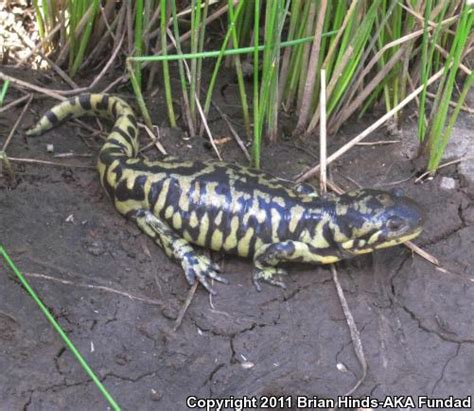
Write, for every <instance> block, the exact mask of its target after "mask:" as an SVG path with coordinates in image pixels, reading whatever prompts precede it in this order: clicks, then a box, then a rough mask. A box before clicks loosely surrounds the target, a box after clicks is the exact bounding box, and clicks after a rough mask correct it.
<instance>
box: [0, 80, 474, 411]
mask: <svg viewBox="0 0 474 411" xmlns="http://www.w3.org/2000/svg"><path fill="white" fill-rule="evenodd" d="M10 74H12V75H13V74H14V75H16V76H18V77H22V78H27V79H29V80H30V81H33V80H34V81H35V82H36V83H37V84H45V83H44V78H42V77H41V76H40V75H39V74H36V73H35V74H31V73H25V72H18V71H17V72H15V73H10ZM47 86H48V87H52V85H51V84H48V85H47ZM119 92H120V93H121V95H122V96H127V95H128V96H130V94H129V93H128V91H126V90H121V91H119ZM235 92H236V87H235V86H233V85H231V87H227V88H225V89H224V90H222V92H221V93H218V96H217V103H218V104H219V105H220V107H221V108H222V109H223V110H224V111H225V112H227V113H228V114H229V115H230V116H231V118H232V121H233V123H234V125H235V126H236V127H237V128H238V130H239V131H240V132H241V134H242V135H243V132H242V127H241V121H240V110H239V107H238V106H237V105H236V103H235V101H236V100H235ZM19 95H20V94H19V93H18V92H16V91H15V90H13V89H12V91H11V94H10V95H9V100H12V99H13V98H15V97H18V96H19ZM130 101H131V102H133V99H130ZM147 101H148V102H149V103H150V106H152V107H154V113H153V118H154V120H155V122H156V123H157V124H159V125H160V126H162V127H163V128H162V133H161V134H162V144H163V146H164V147H165V148H166V149H167V151H168V152H169V153H170V154H172V155H179V156H181V157H184V158H196V157H207V158H211V157H212V152H211V151H209V150H208V149H207V148H206V147H205V145H203V140H200V139H199V138H183V137H185V135H184V134H183V132H182V131H180V130H170V129H167V128H166V118H165V117H164V115H165V110H164V109H163V104H164V103H163V100H162V99H161V97H160V98H157V97H154V98H152V97H149V98H148V100H147ZM53 103H54V102H53V101H52V100H50V99H35V100H34V101H33V104H32V105H31V109H30V110H29V111H28V113H27V115H26V117H25V120H24V121H22V124H21V126H20V128H19V130H18V132H17V133H16V134H15V136H14V138H13V141H12V142H11V144H10V146H9V148H8V154H9V156H12V157H25V158H35V159H45V160H50V161H56V162H61V163H68V164H72V165H75V166H77V165H81V166H90V168H78V167H54V166H42V165H38V164H26V163H14V168H15V170H16V174H17V183H18V184H17V186H16V188H14V189H9V188H8V187H7V181H6V179H5V178H3V177H2V178H1V179H0V230H1V231H0V241H1V242H2V243H3V244H4V246H5V247H6V249H7V250H8V251H9V253H10V255H11V257H12V258H13V260H14V261H15V262H16V264H17V266H18V267H19V268H20V269H21V270H22V271H23V272H24V274H25V275H26V276H27V277H28V279H29V280H30V281H31V283H32V285H33V287H34V289H35V290H36V291H37V292H38V294H39V295H40V296H41V298H42V299H43V301H44V302H45V303H46V305H47V306H48V307H49V308H50V309H51V311H52V312H53V313H54V315H55V317H56V318H57V319H58V320H59V322H60V323H61V325H62V326H63V327H64V328H65V330H66V331H67V332H68V334H69V336H70V337H71V339H72V340H73V342H74V343H75V344H76V346H77V347H78V349H79V350H80V351H81V352H82V353H83V355H84V356H85V358H86V359H87V361H88V362H89V364H90V365H91V367H92V368H93V369H94V370H95V371H96V372H97V374H98V375H99V377H100V379H101V380H102V381H103V383H104V384H105V386H106V387H107V389H108V390H109V391H110V393H111V394H112V396H113V397H114V398H115V399H116V401H117V402H118V403H119V404H120V406H121V407H123V409H126V410H184V409H186V405H185V399H186V397H187V396H190V395H194V396H198V397H229V396H231V395H233V396H235V397H242V396H244V395H247V396H251V395H255V396H262V395H275V396H295V395H307V396H310V397H313V396H318V397H331V398H334V397H336V396H338V395H343V394H344V393H346V392H347V391H348V390H349V389H350V388H351V387H352V386H353V385H354V384H355V382H356V381H357V379H358V378H359V377H360V375H361V367H360V365H359V363H358V360H357V358H356V356H355V353H354V349H353V346H352V343H351V337H350V334H349V330H348V327H347V325H346V321H345V318H344V315H343V312H342V309H341V306H340V303H339V300H338V298H337V294H336V290H335V286H334V283H333V280H332V277H331V273H330V271H329V270H328V269H327V268H324V267H317V266H314V267H307V266H295V267H293V268H292V269H291V270H290V272H291V275H290V277H289V278H288V280H287V286H288V289H287V290H282V289H279V288H274V287H271V286H264V289H263V291H262V292H260V293H258V292H257V291H256V290H255V289H254V287H253V285H252V282H251V271H252V266H251V264H250V262H248V261H245V260H242V259H238V258H233V257H222V256H215V257H216V258H217V259H221V260H222V261H221V264H222V265H223V266H224V273H225V276H226V277H227V278H228V279H229V282H230V284H229V285H222V284H216V286H215V287H216V290H217V292H218V294H217V295H216V296H215V297H213V298H212V301H210V299H209V295H208V294H207V292H205V290H204V289H203V288H201V287H199V288H198V289H197V292H196V294H195V296H194V298H193V300H192V302H191V305H190V307H189V309H188V311H187V312H186V314H185V316H184V319H183V321H182V324H181V326H180V327H179V329H178V330H177V331H176V332H174V331H173V327H174V324H175V320H176V318H177V316H178V313H179V310H180V309H181V307H182V305H183V303H184V301H185V299H186V297H187V294H188V290H189V287H188V284H187V283H186V281H185V278H184V276H183V274H182V272H181V269H180V267H178V265H176V264H175V263H173V262H171V261H170V260H169V259H168V258H166V257H165V255H164V254H163V253H162V251H161V250H160V249H158V248H157V247H156V246H155V244H154V243H153V242H152V241H151V240H150V239H148V238H147V237H145V236H144V235H143V234H141V233H140V232H139V230H138V229H137V228H136V227H135V226H134V225H133V224H132V223H130V222H126V221H125V220H124V219H123V218H122V217H121V216H120V215H119V214H118V213H116V212H115V210H114V208H113V206H112V204H111V203H110V202H109V200H108V199H107V197H106V196H105V194H104V193H103V191H102V189H101V187H100V185H99V181H98V178H97V174H96V171H95V169H94V168H93V167H94V164H95V155H96V153H97V151H98V148H99V147H100V144H101V141H102V140H101V139H100V138H99V137H98V136H94V135H92V134H91V132H90V131H87V130H85V129H83V128H81V127H80V126H78V125H77V124H74V123H68V124H67V125H65V126H62V127H60V128H59V129H56V130H54V131H51V132H49V133H48V134H46V135H44V136H42V137H40V138H28V139H26V138H25V136H24V131H25V129H26V128H27V126H28V125H30V124H32V122H33V120H34V119H35V118H37V117H38V114H39V113H40V112H42V111H44V110H45V109H46V108H48V107H50V106H51V105H52V104H53ZM21 109H22V108H21V107H17V108H15V109H12V110H10V111H8V112H7V113H6V115H4V113H2V118H1V119H0V144H3V141H4V140H5V137H6V136H7V135H8V133H9V132H10V129H11V127H12V125H13V123H14V121H15V120H16V119H17V118H18V116H19V114H20V112H21ZM280 121H281V124H282V125H283V126H282V129H283V131H284V132H283V135H282V137H281V138H280V142H279V144H278V145H277V146H266V147H264V150H263V153H264V154H263V162H262V163H263V168H264V169H265V170H267V171H270V172H271V173H272V174H275V175H278V176H282V177H286V178H292V177H293V176H295V175H296V174H297V173H298V172H300V171H301V170H303V169H305V168H306V167H308V166H309V165H311V164H314V163H315V162H316V161H317V160H316V159H315V158H314V154H315V153H317V152H318V149H317V145H316V144H315V143H314V142H311V141H310V142H307V143H305V144H302V143H301V142H297V141H295V140H293V139H291V138H289V137H288V136H287V135H286V134H288V133H286V134H285V130H286V131H288V130H291V129H292V126H293V125H294V122H293V121H294V120H293V119H292V118H291V117H286V116H284V115H282V117H281V119H280ZM371 121H373V118H371V117H367V118H365V119H364V120H363V121H361V122H356V121H354V122H352V123H350V124H347V125H346V126H345V127H344V128H343V129H342V130H341V131H340V132H339V133H338V135H337V136H334V137H333V138H331V140H330V144H329V148H328V151H329V152H330V153H331V152H333V151H334V150H335V149H336V148H337V147H339V146H341V145H342V144H343V143H344V142H345V141H348V140H349V139H350V138H351V137H352V136H354V135H356V134H357V132H358V131H360V130H362V129H363V128H365V127H366V126H367V125H368V124H370V123H371ZM88 123H89V124H90V125H92V126H97V123H95V122H94V121H93V120H92V121H88ZM104 124H105V127H106V128H107V127H110V125H108V124H106V123H104ZM406 124H407V125H406V126H405V127H404V130H403V131H402V133H401V134H400V135H399V136H395V137H394V136H391V135H388V134H387V132H386V131H385V130H384V129H381V130H380V131H378V132H375V133H373V134H372V135H371V136H370V137H369V138H367V141H379V140H386V139H394V138H396V139H401V140H406V139H413V136H414V130H415V129H416V124H414V123H413V122H411V121H410V120H409V119H408V120H407V123H406ZM210 125H211V127H212V129H213V131H214V133H215V136H216V138H220V137H226V136H228V135H229V133H228V131H227V128H226V126H225V123H223V121H222V120H221V119H220V118H219V117H218V116H217V115H216V114H212V115H211V116H210ZM473 126H474V120H473V119H472V118H469V117H467V116H463V117H462V119H461V121H460V123H459V125H458V128H457V129H456V130H457V132H459V131H460V134H463V133H464V137H465V136H466V135H469V134H470V133H472V129H473ZM471 135H472V134H471ZM453 138H455V139H456V138H460V136H459V135H455V136H454V137H453ZM142 142H143V144H146V143H148V142H149V140H147V139H146V137H144V133H142ZM412 142H413V141H412ZM47 144H54V150H55V154H58V153H69V152H74V153H75V154H87V155H89V156H90V157H72V158H55V157H53V154H49V153H47V152H46V145H47ZM295 144H296V145H298V144H299V145H300V146H304V147H305V149H304V150H303V149H301V148H298V147H297V146H296V145H295ZM409 146H410V144H408V142H405V141H404V142H403V144H402V143H398V144H393V145H389V146H387V145H375V146H358V147H356V148H354V149H352V150H351V151H350V152H349V153H348V154H346V155H344V156H343V157H342V158H341V159H340V160H338V161H337V162H336V163H335V164H333V166H332V167H331V173H332V178H333V180H334V181H335V182H337V183H338V184H339V185H340V186H342V187H343V188H344V189H351V188H354V187H355V184H354V182H357V183H358V184H360V185H362V186H364V187H379V188H387V189H388V188H394V187H400V188H403V189H404V190H405V191H406V192H407V193H408V194H409V195H410V196H411V197H413V198H414V199H416V200H417V201H418V202H419V203H420V204H422V205H423V207H424V208H425V209H426V212H427V222H426V229H425V231H424V233H423V235H422V236H421V237H420V238H419V239H417V240H416V243H417V244H418V245H419V246H421V247H422V248H423V249H425V250H426V251H428V252H429V253H431V254H433V255H434V256H436V257H437V258H438V259H439V260H440V262H441V265H442V267H443V268H444V270H439V269H437V268H436V267H435V266H434V265H432V264H431V263H429V262H428V261H426V260H424V259H422V258H420V257H418V256H416V255H413V254H412V253H411V252H410V251H409V250H408V249H407V248H405V247H403V246H400V247H395V248H391V249H387V250H383V251H379V252H376V253H375V254H373V255H368V256H364V257H359V258H355V259H353V260H351V261H345V262H342V263H340V264H338V265H337V268H338V272H339V277H340V280H341V283H342V285H343V289H344V291H345V295H346V298H347V300H348V303H349V306H350V309H351V311H352V314H353V316H354V318H355V321H356V324H357V325H358V328H359V330H360V335H361V340H362V343H363V348H364V352H365V356H366V359H367V363H368V374H367V377H366V379H365V380H364V382H363V383H362V385H361V386H360V388H359V389H357V391H356V392H355V393H354V396H356V397H365V396H371V397H373V398H384V397H385V396H387V395H412V396H419V395H428V396H431V397H448V396H450V395H452V396H455V397H459V398H464V397H466V396H467V395H470V394H472V393H473V392H474V324H473V311H474V282H473V281H474V273H473V270H472V267H473V265H474V264H473V263H474V254H473V252H472V250H473V246H474V240H473V239H474V206H473V205H472V198H473V197H474V192H473V190H472V187H471V188H470V187H468V186H467V185H466V183H465V181H463V180H462V179H459V176H458V173H457V168H456V167H457V166H456V165H453V166H451V167H447V168H445V169H444V170H443V171H442V173H441V175H443V176H449V177H452V178H453V179H454V180H455V181H456V188H455V189H453V190H447V191H446V190H441V189H440V179H441V176H437V177H435V178H434V179H432V180H429V181H426V182H424V183H423V184H414V179H415V176H414V174H415V172H416V168H415V166H414V164H413V162H412V161H411V159H410V158H409V156H410V155H412V154H413V152H411V151H410V150H407V147H409ZM221 149H222V155H223V157H224V159H226V160H231V161H240V162H245V158H244V156H243V154H242V153H241V151H240V150H239V149H238V147H237V145H236V144H235V143H234V142H230V143H227V144H225V145H224V146H221ZM408 151H410V152H408ZM146 154H147V155H148V156H150V157H158V156H159V155H158V153H157V152H156V149H154V148H151V149H150V150H148V151H147V153H146ZM0 284H1V286H0V370H2V371H1V373H0V409H1V410H2V411H3V410H28V411H37V410H48V411H50V410H105V409H107V403H106V401H105V400H104V398H103V397H102V396H101V394H100V393H99V391H98V390H97V388H96V387H95V385H94V384H93V383H91V381H90V380H89V379H88V377H87V376H86V375H85V373H84V372H83V370H82V369H81V368H80V366H79V365H78V363H77V361H76V360H75V359H74V358H73V356H72V355H71V353H70V352H69V351H68V350H67V349H65V346H64V344H63V342H62V340H61V339H60V338H59V337H58V335H57V334H56V332H55V331H54V330H53V329H52V328H51V326H50V325H49V324H48V323H47V322H46V320H45V318H44V317H43V315H42V314H41V312H40V311H39V310H38V308H37V307H36V306H35V304H34V303H33V301H32V300H31V298H30V297H29V296H28V295H27V294H26V293H25V291H24V290H23V288H22V287H21V286H20V285H19V282H18V281H17V280H16V279H15V277H14V276H13V274H12V272H11V271H10V270H9V269H7V268H6V266H5V265H2V266H1V269H0ZM414 398H415V399H416V397H414ZM294 409H295V408H294Z"/></svg>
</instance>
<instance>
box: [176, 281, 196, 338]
mask: <svg viewBox="0 0 474 411" xmlns="http://www.w3.org/2000/svg"><path fill="white" fill-rule="evenodd" d="M198 285H199V281H195V282H194V284H193V286H192V287H191V288H190V289H189V291H188V295H187V296H186V301H185V302H184V304H183V305H182V307H181V309H180V310H179V314H178V317H177V318H176V321H175V323H174V326H173V331H174V332H176V331H177V330H178V328H179V326H180V325H181V323H182V322H183V318H184V314H186V311H187V309H188V307H189V305H190V304H191V301H192V300H193V298H194V294H195V293H196V290H197V288H198Z"/></svg>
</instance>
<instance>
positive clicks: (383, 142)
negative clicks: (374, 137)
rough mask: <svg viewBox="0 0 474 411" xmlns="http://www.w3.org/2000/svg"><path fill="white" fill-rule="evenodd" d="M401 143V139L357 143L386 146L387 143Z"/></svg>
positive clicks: (358, 144)
mask: <svg viewBox="0 0 474 411" xmlns="http://www.w3.org/2000/svg"><path fill="white" fill-rule="evenodd" d="M397 143H401V140H378V141H362V142H360V143H357V144H356V146H384V145H387V144H397Z"/></svg>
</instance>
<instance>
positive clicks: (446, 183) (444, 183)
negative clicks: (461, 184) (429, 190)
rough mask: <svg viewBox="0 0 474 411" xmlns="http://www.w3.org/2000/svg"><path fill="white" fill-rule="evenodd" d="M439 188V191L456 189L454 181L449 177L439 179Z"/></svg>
mask: <svg viewBox="0 0 474 411" xmlns="http://www.w3.org/2000/svg"><path fill="white" fill-rule="evenodd" d="M439 187H440V188H441V190H454V189H455V188H456V180H455V179H454V178H451V177H441V181H440V183H439Z"/></svg>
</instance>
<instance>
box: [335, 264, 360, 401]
mask: <svg viewBox="0 0 474 411" xmlns="http://www.w3.org/2000/svg"><path fill="white" fill-rule="evenodd" d="M331 273H332V279H333V281H334V284H335V286H336V291H337V296H338V297H339V301H340V303H341V306H342V310H343V311H344V316H345V317H346V321H347V325H348V327H349V331H350V333H351V340H352V345H353V346H354V351H355V354H356V357H357V359H358V360H359V363H360V365H361V366H362V375H361V377H360V378H359V380H357V382H356V383H355V385H354V386H353V387H352V388H351V389H350V390H349V391H348V392H347V393H346V394H345V395H351V394H352V393H353V392H354V391H355V390H356V389H357V388H359V386H360V385H361V384H362V382H363V381H364V380H365V377H366V375H367V361H366V359H365V354H364V347H363V346H362V341H361V339H360V333H359V330H358V329H357V325H356V323H355V321H354V317H353V315H352V313H351V310H350V308H349V304H348V303H347V300H346V297H345V296H344V291H343V289H342V287H341V283H340V282H339V278H338V276H337V271H336V267H335V266H334V264H331Z"/></svg>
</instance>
